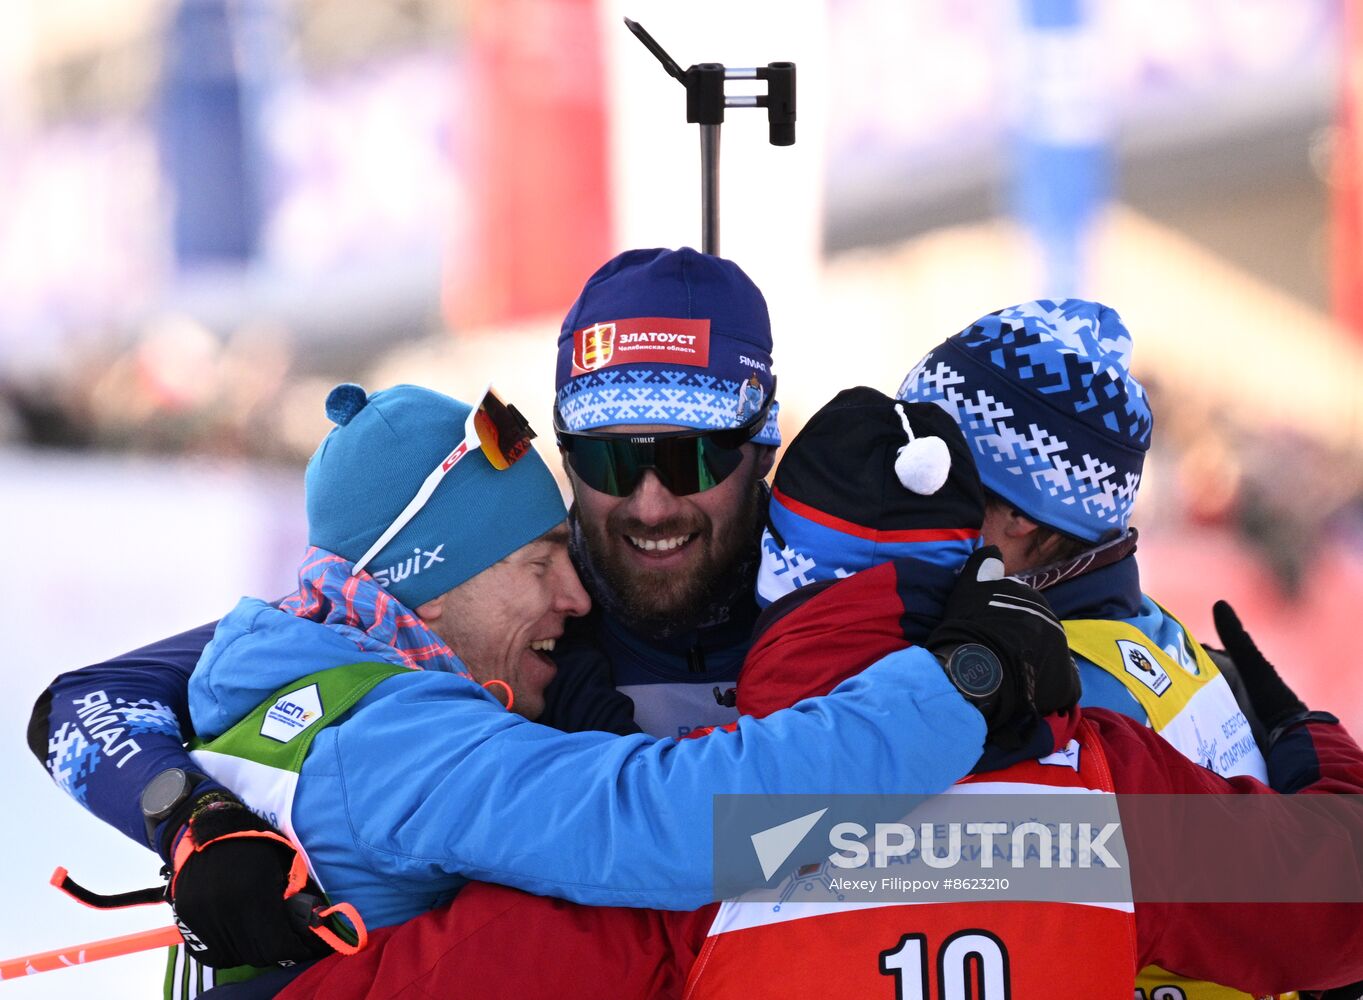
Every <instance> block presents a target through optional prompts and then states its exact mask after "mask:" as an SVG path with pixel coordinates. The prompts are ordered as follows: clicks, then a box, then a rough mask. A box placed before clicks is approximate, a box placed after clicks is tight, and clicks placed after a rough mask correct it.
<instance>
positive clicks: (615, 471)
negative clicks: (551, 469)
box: [563, 437, 651, 497]
mask: <svg viewBox="0 0 1363 1000" xmlns="http://www.w3.org/2000/svg"><path fill="white" fill-rule="evenodd" d="M563 445H564V451H565V452H566V453H567V455H568V464H569V465H570V466H571V467H572V470H573V472H575V473H577V477H578V478H579V479H581V480H582V482H584V483H585V484H586V485H587V486H589V487H591V488H592V489H594V490H596V491H597V492H598V493H605V494H607V495H609V496H613V497H627V496H629V495H630V494H631V493H633V492H634V487H636V486H638V485H639V477H640V476H641V475H643V470H644V468H645V467H646V465H647V461H646V460H647V459H648V458H649V457H651V456H647V455H645V456H641V455H640V454H639V447H640V446H638V445H634V444H631V443H630V442H627V441H612V440H610V439H606V438H587V437H565V438H564V439H563ZM643 447H645V448H649V449H650V450H651V446H649V445H644V446H643ZM641 458H642V459H644V461H641Z"/></svg>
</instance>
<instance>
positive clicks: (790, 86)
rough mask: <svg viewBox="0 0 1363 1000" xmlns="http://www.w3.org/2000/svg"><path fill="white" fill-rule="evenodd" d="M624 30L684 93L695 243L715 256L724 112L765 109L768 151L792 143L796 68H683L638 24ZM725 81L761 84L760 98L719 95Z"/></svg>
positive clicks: (779, 65)
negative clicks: (696, 210) (695, 143)
mask: <svg viewBox="0 0 1363 1000" xmlns="http://www.w3.org/2000/svg"><path fill="white" fill-rule="evenodd" d="M625 26H626V27H628V28H629V30H630V31H631V32H632V33H633V34H634V37H635V38H637V39H639V41H640V42H642V43H643V45H644V48H646V49H648V51H649V52H651V53H653V56H654V58H656V59H657V60H658V62H660V63H662V64H663V69H665V70H666V71H667V75H668V76H670V77H672V78H673V79H675V80H677V81H679V82H680V83H681V85H682V86H683V87H685V88H686V120H687V121H688V122H690V123H691V124H692V125H699V126H700V238H701V250H703V251H704V252H705V253H708V254H718V253H719V129H720V126H721V125H723V124H724V109H725V108H766V109H767V126H768V135H767V138H768V141H769V142H770V143H771V144H772V145H773V146H791V145H794V143H795V64H794V63H793V62H774V63H768V64H767V65H765V66H758V67H755V68H750V69H733V68H730V67H727V66H724V65H722V64H720V63H697V64H696V65H694V66H691V67H689V68H687V69H682V68H681V67H680V66H679V65H677V62H676V60H675V59H673V58H672V57H671V56H670V55H668V54H667V52H666V51H665V50H664V49H663V47H662V46H661V45H659V44H658V43H657V41H656V40H655V39H654V38H653V36H652V35H650V34H649V33H648V32H647V31H645V30H644V26H643V25H641V24H640V23H639V22H638V21H631V20H630V19H629V18H625ZM726 80H764V81H766V84H767V92H766V93H765V94H749V95H735V96H733V97H730V96H728V95H726V94H725V93H724V81H726Z"/></svg>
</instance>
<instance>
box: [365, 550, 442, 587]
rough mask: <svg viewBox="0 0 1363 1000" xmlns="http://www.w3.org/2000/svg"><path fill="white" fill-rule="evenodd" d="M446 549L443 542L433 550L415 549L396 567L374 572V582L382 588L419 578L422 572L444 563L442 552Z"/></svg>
mask: <svg viewBox="0 0 1363 1000" xmlns="http://www.w3.org/2000/svg"><path fill="white" fill-rule="evenodd" d="M444 547H445V543H444V542H441V543H440V544H439V545H437V546H436V547H435V548H433V549H429V550H427V549H419V548H418V549H413V550H412V554H411V555H410V556H408V557H407V558H406V559H404V560H402V562H400V563H398V564H397V565H395V566H385V567H383V569H379V570H375V571H374V582H375V583H377V584H378V585H379V586H380V587H391V586H392V585H393V584H395V583H401V582H402V581H403V580H405V579H407V578H408V577H409V576H419V575H420V574H421V572H422V570H428V569H430V568H431V567H432V566H434V565H435V564H436V563H443V562H444V561H445V558H444V556H442V555H441V554H440V550H441V549H443V548H444Z"/></svg>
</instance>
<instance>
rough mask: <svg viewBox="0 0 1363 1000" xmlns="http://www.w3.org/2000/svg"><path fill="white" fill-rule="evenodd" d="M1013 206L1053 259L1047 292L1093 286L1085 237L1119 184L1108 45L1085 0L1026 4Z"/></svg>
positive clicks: (1071, 292)
mask: <svg viewBox="0 0 1363 1000" xmlns="http://www.w3.org/2000/svg"><path fill="white" fill-rule="evenodd" d="M1020 3H1021V14H1022V32H1021V36H1020V38H1019V47H1020V50H1021V58H1020V60H1019V67H1018V74H1017V79H1016V87H1017V91H1016V97H1017V101H1018V103H1017V105H1016V119H1015V121H1014V124H1013V130H1012V134H1013V140H1014V141H1013V150H1012V153H1013V165H1014V171H1013V190H1012V194H1013V205H1014V211H1015V212H1016V214H1017V216H1018V219H1019V221H1020V222H1021V223H1022V224H1023V225H1024V226H1025V227H1026V228H1027V229H1028V230H1029V231H1030V232H1031V233H1032V235H1033V237H1034V238H1035V239H1036V241H1037V243H1038V245H1039V247H1040V249H1041V252H1042V259H1043V260H1044V262H1045V273H1044V276H1043V279H1042V281H1043V283H1042V286H1041V287H1042V291H1043V292H1044V293H1045V294H1046V295H1048V296H1078V295H1082V294H1084V292H1085V278H1086V263H1087V261H1086V243H1087V236H1088V233H1089V231H1090V229H1091V227H1092V223H1093V220H1094V218H1095V216H1096V215H1097V213H1098V211H1099V209H1101V208H1102V206H1103V204H1104V203H1105V202H1106V201H1107V199H1108V197H1109V196H1110V193H1111V188H1112V160H1113V153H1112V146H1111V141H1110V137H1111V132H1112V124H1111V123H1112V110H1111V107H1110V103H1111V88H1110V86H1109V85H1108V81H1107V76H1106V72H1105V62H1104V59H1103V43H1102V39H1101V38H1100V35H1099V32H1098V29H1097V26H1096V24H1095V23H1094V21H1093V19H1092V18H1091V17H1090V10H1089V5H1088V4H1086V3H1084V2H1083V0H1020Z"/></svg>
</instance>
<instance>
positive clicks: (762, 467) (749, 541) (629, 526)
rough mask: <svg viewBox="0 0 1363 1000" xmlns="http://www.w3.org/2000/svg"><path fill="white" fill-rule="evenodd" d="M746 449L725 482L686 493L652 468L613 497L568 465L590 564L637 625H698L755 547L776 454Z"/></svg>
mask: <svg viewBox="0 0 1363 1000" xmlns="http://www.w3.org/2000/svg"><path fill="white" fill-rule="evenodd" d="M616 429H617V428H612V430H616ZM656 429H657V428H634V427H630V428H619V430H623V431H632V430H638V431H641V432H646V431H649V430H656ZM665 429H666V430H672V429H673V428H665ZM742 450H743V462H742V464H741V465H740V466H739V467H738V468H737V469H736V470H735V471H734V472H733V473H731V474H730V475H729V476H728V477H727V478H725V479H724V481H723V482H721V483H720V484H719V485H717V486H715V487H714V488H712V489H709V490H705V491H703V492H700V493H692V494H689V495H687V496H677V495H676V494H674V493H672V492H670V491H669V490H668V489H667V488H666V487H665V486H663V485H662V483H661V482H659V481H658V477H657V476H656V475H654V474H653V473H652V472H651V471H649V472H645V473H644V476H643V479H642V480H640V482H639V485H638V486H637V487H635V490H634V492H633V493H631V494H630V495H629V496H627V497H613V496H610V495H608V494H605V493H601V492H599V491H597V490H594V489H592V488H591V487H589V486H587V485H586V484H584V483H583V482H582V481H581V480H580V479H579V478H578V477H577V476H576V475H575V474H574V473H573V471H572V469H571V467H568V478H569V480H570V481H571V483H572V487H573V497H574V501H575V504H576V512H577V517H578V519H579V521H580V522H581V525H582V534H583V538H584V540H585V541H586V544H587V549H588V553H589V555H590V556H591V560H592V564H593V565H594V566H595V567H596V569H597V571H598V572H599V573H600V574H601V576H602V578H604V580H605V582H606V584H607V585H608V586H609V587H610V588H611V590H612V591H613V592H614V593H615V595H616V597H617V598H618V599H619V601H620V603H621V606H622V607H623V608H624V610H625V613H626V614H627V615H628V617H629V618H630V620H631V622H632V624H635V625H636V626H644V627H646V628H647V627H651V626H670V627H671V628H673V629H677V630H680V629H684V628H688V627H694V626H695V625H697V624H700V623H699V621H698V620H697V617H698V616H699V615H702V614H704V613H705V611H706V610H707V608H708V606H709V605H710V604H711V602H712V601H713V600H714V599H715V597H716V596H717V595H718V594H719V593H721V592H722V591H723V589H724V587H725V586H726V585H728V584H730V583H731V582H732V581H731V577H732V575H733V573H734V571H735V570H736V568H737V566H738V564H739V563H740V562H741V560H742V558H743V555H744V553H745V551H746V550H747V549H749V548H751V547H752V546H753V545H755V544H756V540H757V533H758V524H759V521H760V518H761V491H760V487H759V486H758V483H759V481H760V480H761V479H762V478H763V477H765V476H766V474H767V473H768V472H769V471H770V470H771V464H772V462H773V461H774V459H775V451H776V449H775V448H767V447H761V446H758V445H754V444H745V445H744V446H743V449H742Z"/></svg>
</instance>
